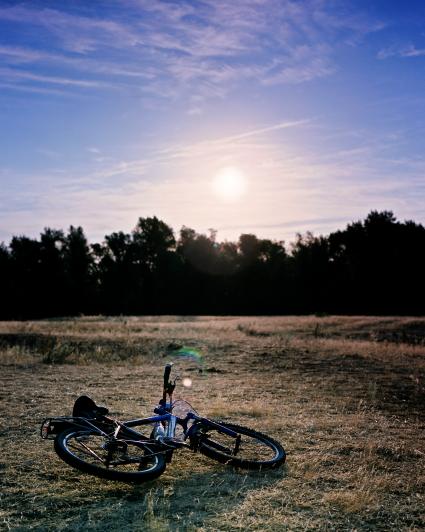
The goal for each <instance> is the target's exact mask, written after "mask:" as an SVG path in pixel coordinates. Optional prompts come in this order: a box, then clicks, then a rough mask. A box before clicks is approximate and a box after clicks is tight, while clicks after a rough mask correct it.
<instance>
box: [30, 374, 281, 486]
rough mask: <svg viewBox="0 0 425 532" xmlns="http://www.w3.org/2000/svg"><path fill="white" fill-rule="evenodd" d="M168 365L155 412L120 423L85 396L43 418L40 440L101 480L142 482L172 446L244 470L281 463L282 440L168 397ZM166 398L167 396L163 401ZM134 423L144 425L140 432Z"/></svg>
mask: <svg viewBox="0 0 425 532" xmlns="http://www.w3.org/2000/svg"><path fill="white" fill-rule="evenodd" d="M171 367H172V364H167V365H166V366H165V371H164V385H163V394H162V398H161V400H160V401H159V404H158V405H157V406H156V407H155V408H154V414H155V415H154V416H151V417H146V418H140V419H133V420H129V421H125V422H121V421H118V420H117V419H114V418H112V417H110V416H108V414H109V410H108V409H107V408H106V407H103V406H99V405H96V403H95V402H94V401H93V400H92V399H91V398H90V397H88V396H80V397H79V398H78V399H77V400H76V401H75V403H74V407H73V412H72V416H62V417H53V418H46V419H45V420H44V421H43V422H42V425H41V429H40V432H41V437H42V438H43V439H52V438H54V449H55V451H56V453H57V454H58V455H59V457H60V458H61V459H62V460H64V461H65V462H66V463H67V464H68V465H70V466H71V467H74V468H76V469H78V470H80V471H83V472H85V473H89V474H91V475H95V476H98V477H101V478H104V479H109V480H118V481H124V482H145V481H148V480H153V479H155V478H157V477H159V476H160V475H161V474H162V473H163V472H164V471H165V468H166V465H167V463H170V462H171V460H172V456H173V453H174V451H176V450H177V449H182V448H186V449H190V450H192V451H195V452H196V451H199V452H200V453H202V454H204V455H206V456H208V457H209V458H211V459H213V460H217V461H218V462H221V463H224V464H228V465H230V466H234V467H238V468H246V469H257V470H258V469H274V468H277V467H279V466H280V465H282V464H283V463H284V462H285V459H286V453H285V450H284V449H283V447H282V445H281V444H280V443H279V442H277V441H276V440H274V439H273V438H271V437H269V436H266V435H265V434H262V433H260V432H257V431H255V430H252V429H250V428H247V427H243V426H239V425H236V424H234V423H228V422H225V421H215V420H212V419H208V418H205V417H201V416H199V415H198V414H197V412H196V411H195V410H194V409H193V408H192V407H191V405H190V404H189V403H188V402H187V401H185V400H184V399H177V400H176V401H173V392H174V389H175V387H176V380H177V379H174V381H173V382H171V381H170V374H171ZM167 397H168V400H167ZM134 427H145V428H148V432H149V434H143V432H140V431H138V430H134Z"/></svg>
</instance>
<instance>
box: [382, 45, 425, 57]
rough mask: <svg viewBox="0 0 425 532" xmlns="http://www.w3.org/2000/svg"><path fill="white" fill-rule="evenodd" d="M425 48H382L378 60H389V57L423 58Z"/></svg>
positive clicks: (412, 46)
mask: <svg viewBox="0 0 425 532" xmlns="http://www.w3.org/2000/svg"><path fill="white" fill-rule="evenodd" d="M423 56H425V48H416V46H415V45H414V44H408V45H404V46H390V47H389V48H382V49H381V50H379V52H378V54H377V58H378V59H388V58H389V57H423Z"/></svg>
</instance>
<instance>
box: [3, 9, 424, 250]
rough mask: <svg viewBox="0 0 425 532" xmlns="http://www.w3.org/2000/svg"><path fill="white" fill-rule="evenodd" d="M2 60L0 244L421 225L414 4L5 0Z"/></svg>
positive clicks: (420, 76) (419, 78) (419, 24)
mask: <svg viewBox="0 0 425 532" xmlns="http://www.w3.org/2000/svg"><path fill="white" fill-rule="evenodd" d="M0 63H1V65H0V184H1V188H0V190H1V192H0V241H2V240H4V241H5V242H8V241H9V240H10V238H11V236H12V235H18V234H26V235H29V236H37V235H38V234H39V233H40V232H41V231H42V230H43V228H44V227H46V226H49V227H55V228H67V227H68V226H69V225H70V224H74V225H82V226H83V227H84V229H85V231H86V233H87V235H88V236H89V238H90V240H91V241H100V240H102V238H103V236H104V235H105V234H108V233H110V232H112V231H117V230H124V231H130V230H131V229H132V228H133V227H134V225H135V224H136V221H137V219H138V217H139V216H152V215H157V216H158V217H159V218H161V219H163V220H164V221H166V222H167V223H169V224H170V225H171V226H172V227H173V228H174V229H175V230H179V229H180V227H181V226H182V225H183V224H184V225H187V226H190V227H193V228H194V229H196V230H198V231H200V232H206V231H207V230H208V229H209V228H215V229H217V230H218V238H219V239H225V238H228V239H233V238H236V237H238V236H239V235H240V234H241V233H244V232H245V233H246V232H254V233H256V234H257V235H259V236H264V237H272V238H277V239H284V240H286V241H291V240H293V239H294V236H295V232H297V231H301V232H304V231H307V230H312V231H313V232H314V233H316V234H320V233H328V232H330V231H332V230H334V229H337V228H341V227H343V226H344V225H345V224H346V223H347V222H350V221H351V220H356V219H360V218H363V217H364V216H366V215H367V213H368V212H369V211H370V210H371V209H390V210H393V211H394V212H395V214H396V215H397V216H398V218H399V219H402V220H403V219H414V220H416V221H418V222H422V223H424V222H425V201H424V200H425V159H424V156H425V150H424V139H425V123H424V116H425V2H423V1H422V0H417V1H415V0H409V2H401V1H398V0H397V1H395V0H393V1H391V0H386V1H383V0H380V1H376V0H375V1H374V0H370V1H355V0H352V1H344V0H335V1H333V0H299V1H295V0H292V1H289V0H244V1H238V0H233V1H230V0H205V1H197V2H195V1H160V0H115V1H113V0H108V1H102V0H99V1H93V2H87V1H79V0H74V1H73V2H61V1H60V0H55V1H37V0H31V1H27V2H16V1H7V0H1V1H0ZM226 168H232V169H236V170H237V172H238V173H239V175H241V176H243V180H244V187H243V190H241V191H240V193H238V194H234V195H231V194H230V195H228V196H227V197H226V192H225V191H224V193H223V194H218V193H217V188H216V187H215V188H214V186H213V185H214V182H215V180H216V176H217V175H219V174H220V173H221V174H222V173H223V171H226V170H225V169H226Z"/></svg>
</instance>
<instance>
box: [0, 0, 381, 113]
mask: <svg viewBox="0 0 425 532" xmlns="http://www.w3.org/2000/svg"><path fill="white" fill-rule="evenodd" d="M2 21H3V22H7V23H8V24H13V25H14V27H15V28H16V32H17V33H18V34H19V32H23V31H24V32H25V33H26V34H28V35H32V36H33V39H32V41H33V42H34V43H35V44H33V45H32V46H31V47H27V48H25V47H20V46H16V45H15V46H14V45H12V44H9V45H5V44H3V45H0V56H1V57H3V59H4V61H5V62H6V64H8V65H9V66H12V67H13V66H19V65H21V64H26V65H34V68H33V69H32V72H29V68H27V71H28V72H27V73H26V74H19V72H18V74H16V76H15V79H18V77H19V76H20V79H21V80H22V81H24V80H25V81H27V82H28V81H30V80H32V81H34V82H43V81H44V82H46V83H47V84H49V83H60V84H63V85H64V84H68V85H74V86H75V88H76V89H77V88H79V89H83V88H90V87H92V86H98V87H99V88H101V87H102V88H110V89H112V88H117V87H118V88H121V89H122V90H128V89H129V88H131V89H139V90H141V91H142V92H143V93H145V94H150V95H152V96H153V97H157V98H158V97H162V98H167V99H172V100H174V99H176V98H187V97H188V95H190V96H189V97H190V98H193V97H194V96H196V95H197V96H199V97H200V98H202V99H204V100H205V99H209V98H222V97H224V96H225V95H226V94H227V93H228V92H229V91H232V90H235V89H236V87H238V86H240V85H241V84H243V83H244V82H246V81H247V80H251V81H252V82H253V83H258V84H262V85H265V86H267V85H278V84H294V83H306V82H309V81H311V80H314V79H317V78H322V77H326V76H329V75H332V73H333V72H334V71H335V70H336V69H337V68H338V67H337V64H336V62H335V57H334V49H335V46H339V45H341V44H342V43H344V42H346V41H347V39H350V44H351V45H352V44H353V40H355V39H361V38H362V37H363V36H364V35H365V34H368V33H370V32H373V31H377V30H378V29H380V28H381V26H382V25H381V23H380V22H379V21H375V20H373V19H371V18H370V17H368V16H366V14H364V13H361V12H359V11H353V10H352V11H350V10H348V9H347V8H346V7H345V8H341V9H339V10H338V9H336V7H335V5H333V4H332V6H328V5H327V3H325V2H322V1H318V0H303V1H300V2H296V3H295V2H293V1H291V0H243V1H242V0H234V1H232V2H231V1H229V0H205V1H203V2H202V3H197V4H193V2H190V1H188V0H187V1H184V0H183V1H181V2H178V3H174V2H173V3H170V2H166V1H163V0H158V1H156V2H151V1H148V0H121V2H120V3H117V4H116V5H115V6H114V5H106V4H105V9H104V10H103V16H102V18H100V17H99V15H98V10H97V11H96V12H95V10H94V9H92V11H91V8H90V7H88V8H87V9H84V10H80V11H78V9H72V10H71V9H68V8H67V6H66V4H60V8H57V9H50V8H43V9H39V8H35V7H31V4H18V5H12V6H9V7H0V22H2ZM46 38H48V39H53V41H52V43H53V46H51V47H50V49H49V51H46V50H45V40H46ZM37 42H38V46H37V44H36V43H37ZM54 49H56V51H54ZM52 69H54V72H53V73H52ZM82 72H84V73H85V74H86V73H90V79H89V80H86V79H85V78H84V76H82V75H81V73H82ZM30 75H32V76H33V77H32V78H31V77H30ZM124 78H125V80H124ZM192 107H193V106H192ZM198 108H199V105H198Z"/></svg>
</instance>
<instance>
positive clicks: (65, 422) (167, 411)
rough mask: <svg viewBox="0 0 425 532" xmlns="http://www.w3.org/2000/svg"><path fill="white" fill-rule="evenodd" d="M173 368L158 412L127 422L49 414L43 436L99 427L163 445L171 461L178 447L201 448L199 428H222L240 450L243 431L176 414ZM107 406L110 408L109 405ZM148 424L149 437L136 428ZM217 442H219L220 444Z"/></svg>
mask: <svg viewBox="0 0 425 532" xmlns="http://www.w3.org/2000/svg"><path fill="white" fill-rule="evenodd" d="M170 372H171V364H167V365H166V367H165V372H164V387H163V396H162V399H161V400H160V401H159V404H158V406H156V407H155V408H154V413H155V414H156V415H154V416H149V417H145V418H137V419H130V420H128V421H124V422H121V421H118V420H116V419H113V418H110V417H108V416H107V415H103V414H102V415H96V413H94V414H93V417H92V418H87V417H77V416H72V417H58V418H47V419H45V420H44V421H43V423H42V425H41V436H42V438H44V439H46V438H48V437H49V436H53V435H56V434H58V433H59V432H61V431H62V430H64V429H66V428H68V427H77V428H80V429H90V430H95V431H97V432H98V433H99V434H101V435H102V436H105V437H108V438H110V439H111V440H121V441H123V440H124V441H125V440H126V439H128V440H131V441H132V442H133V443H136V444H139V445H140V446H142V447H144V446H146V445H155V446H159V448H160V449H161V450H160V451H159V452H164V453H166V455H167V460H168V461H170V460H171V456H172V451H173V450H175V449H178V448H180V447H189V448H191V449H193V450H194V451H196V450H197V447H198V438H197V435H198V433H199V431H201V432H202V430H208V429H215V430H217V431H218V432H221V433H223V434H226V435H227V436H230V437H232V438H234V439H235V452H237V449H238V448H239V443H240V435H239V434H238V433H237V432H235V431H233V430H231V429H230V428H228V427H225V426H223V425H221V424H220V423H217V422H215V421H212V420H210V419H208V418H205V417H201V416H198V415H197V414H195V413H194V412H188V413H187V414H186V417H185V418H179V417H178V416H175V415H173V413H172V410H173V407H174V405H175V403H173V401H172V398H173V391H174V388H175V384H176V381H174V383H171V382H169V380H168V379H169V376H170ZM167 395H168V396H169V402H167ZM105 410H106V412H108V410H107V409H105ZM189 421H193V423H192V424H191V425H190V426H188V425H189ZM144 425H153V427H154V429H153V431H152V434H151V436H150V438H147V437H146V436H144V435H143V434H141V433H140V432H138V431H137V430H134V427H141V426H144ZM177 425H179V426H181V427H182V428H183V438H182V439H176V437H175V434H176V428H177ZM112 427H115V428H114V430H113V431H111V430H110V429H111V428H112ZM102 429H105V430H107V429H109V430H108V432H105V430H102ZM120 433H121V434H120ZM187 439H189V444H188V443H186V440H187ZM215 445H216V446H217V447H216V448H218V449H219V448H220V445H219V444H215Z"/></svg>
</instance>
